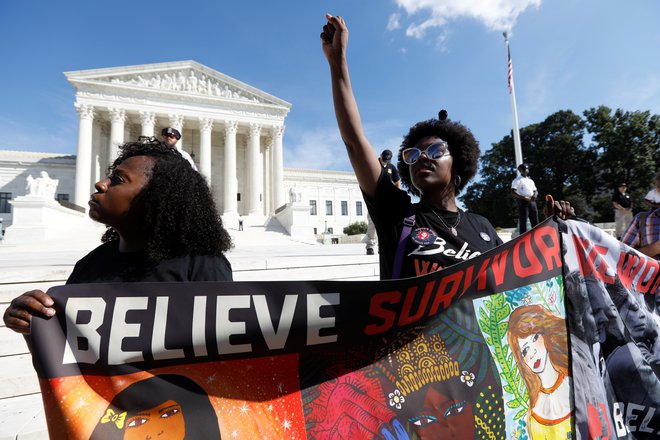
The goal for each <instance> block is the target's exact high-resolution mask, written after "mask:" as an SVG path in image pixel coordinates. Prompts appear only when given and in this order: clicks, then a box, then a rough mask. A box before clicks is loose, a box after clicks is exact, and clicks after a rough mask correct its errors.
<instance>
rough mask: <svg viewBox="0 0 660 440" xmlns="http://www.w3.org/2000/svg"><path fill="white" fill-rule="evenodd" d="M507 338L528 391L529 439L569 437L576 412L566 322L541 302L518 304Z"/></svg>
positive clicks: (511, 318)
mask: <svg viewBox="0 0 660 440" xmlns="http://www.w3.org/2000/svg"><path fill="white" fill-rule="evenodd" d="M507 339H508V342H509V347H510V348H511V351H512V352H513V357H514V358H515V360H516V363H517V364H518V369H519V370H520V375H521V376H522V379H523V381H524V382H525V385H526V387H527V392H528V393H529V410H528V413H527V416H528V417H527V428H528V430H529V434H530V435H529V436H530V438H531V439H539V438H541V439H545V438H557V439H559V438H569V436H570V434H571V432H572V420H571V419H572V416H573V411H572V409H571V389H572V388H571V379H570V376H569V359H568V341H567V337H566V321H564V319H562V318H560V317H558V316H555V315H553V314H552V313H551V312H550V311H549V310H548V309H546V308H544V307H542V306H539V305H531V306H523V307H518V308H517V309H515V310H514V311H513V312H512V313H511V316H510V317H509V332H508V334H507Z"/></svg>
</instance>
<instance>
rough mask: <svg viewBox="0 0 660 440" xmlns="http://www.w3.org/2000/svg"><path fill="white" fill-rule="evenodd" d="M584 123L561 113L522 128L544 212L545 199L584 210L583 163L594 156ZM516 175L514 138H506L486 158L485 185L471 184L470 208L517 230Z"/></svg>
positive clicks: (483, 166)
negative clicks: (585, 141) (513, 185)
mask: <svg viewBox="0 0 660 440" xmlns="http://www.w3.org/2000/svg"><path fill="white" fill-rule="evenodd" d="M583 136H584V122H583V121H582V119H581V118H580V117H579V116H578V115H576V114H574V113H573V112H571V111H559V112H556V113H554V114H552V115H550V116H548V117H547V118H546V119H545V120H544V121H543V122H541V123H538V124H532V125H529V126H527V127H523V128H522V129H521V130H520V139H521V144H522V145H521V146H522V153H523V160H524V162H526V163H529V164H530V177H531V178H532V179H534V182H535V183H536V187H537V188H538V191H539V209H542V206H543V198H544V196H545V194H552V195H553V197H555V198H556V199H567V200H569V201H571V202H572V203H574V204H576V205H577V206H576V208H577V209H580V208H583V209H582V211H584V206H581V205H584V203H581V202H580V201H581V200H583V199H584V194H583V193H582V190H581V188H582V184H583V181H584V180H585V179H587V177H588V173H585V171H584V168H585V166H584V164H585V163H588V161H589V159H590V156H591V154H590V153H589V152H588V151H587V150H586V149H585V147H584V145H583V142H582V139H583ZM515 176H516V167H515V158H514V148H513V138H512V136H511V135H508V136H505V137H504V138H503V139H502V140H501V141H500V142H498V143H495V144H493V145H492V148H491V149H490V150H489V151H488V152H486V153H485V154H484V155H483V156H482V158H481V177H482V178H481V180H480V181H479V182H476V183H475V184H473V185H471V186H470V187H469V188H468V189H467V191H466V193H465V195H464V196H463V198H462V201H463V203H464V204H465V206H466V207H467V208H468V209H469V210H470V211H473V212H476V213H478V214H481V215H483V216H485V217H487V218H488V219H489V220H490V221H491V223H493V224H494V225H495V226H500V227H514V226H515V225H516V222H517V208H516V203H515V200H514V199H513V197H512V195H511V181H512V180H513V179H514V178H515Z"/></svg>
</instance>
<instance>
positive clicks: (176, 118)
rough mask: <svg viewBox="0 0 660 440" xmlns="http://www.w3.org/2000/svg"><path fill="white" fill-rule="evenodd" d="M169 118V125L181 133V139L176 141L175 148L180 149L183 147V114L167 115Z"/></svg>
mask: <svg viewBox="0 0 660 440" xmlns="http://www.w3.org/2000/svg"><path fill="white" fill-rule="evenodd" d="M167 116H168V117H169V119H170V127H172V128H176V129H177V130H179V133H181V139H179V140H178V141H177V143H176V148H177V149H179V150H181V149H182V147H183V116H181V115H167Z"/></svg>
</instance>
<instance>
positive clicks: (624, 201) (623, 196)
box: [612, 183, 632, 240]
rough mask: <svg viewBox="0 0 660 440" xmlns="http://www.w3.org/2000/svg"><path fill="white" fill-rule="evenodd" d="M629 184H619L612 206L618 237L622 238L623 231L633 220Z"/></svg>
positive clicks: (613, 196)
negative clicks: (628, 191) (628, 190)
mask: <svg viewBox="0 0 660 440" xmlns="http://www.w3.org/2000/svg"><path fill="white" fill-rule="evenodd" d="M627 189H628V185H626V184H625V183H621V184H619V186H618V187H617V189H616V190H615V191H614V194H612V206H614V223H615V234H616V239H617V240H621V236H622V235H623V231H625V230H626V226H628V224H630V221H631V220H632V200H631V199H630V194H628V193H627Z"/></svg>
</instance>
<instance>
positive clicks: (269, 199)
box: [261, 136, 275, 215]
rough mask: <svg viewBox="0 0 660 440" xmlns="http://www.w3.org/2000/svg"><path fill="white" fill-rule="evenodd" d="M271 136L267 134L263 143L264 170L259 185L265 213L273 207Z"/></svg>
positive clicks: (269, 212)
mask: <svg viewBox="0 0 660 440" xmlns="http://www.w3.org/2000/svg"><path fill="white" fill-rule="evenodd" d="M272 156H273V136H268V137H267V138H266V143H265V144H264V158H263V164H262V165H261V167H262V169H263V170H264V172H263V182H262V183H261V187H262V188H263V190H262V191H263V194H264V203H263V206H264V209H263V212H264V214H265V215H268V214H271V213H272V212H273V211H275V209H273V188H272V185H271V183H272V181H273V177H272V174H273V167H272V166H271V163H272V162H273V157H272Z"/></svg>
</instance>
